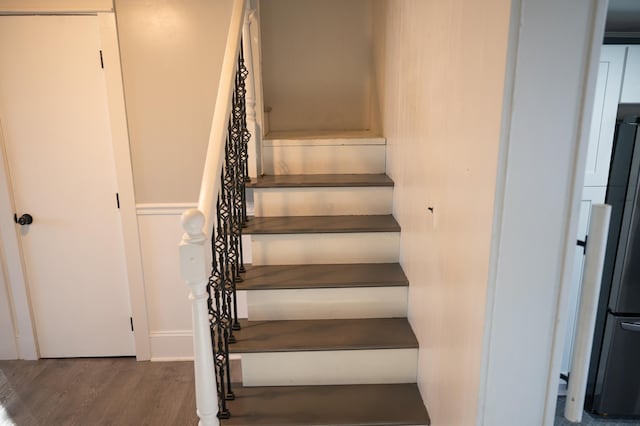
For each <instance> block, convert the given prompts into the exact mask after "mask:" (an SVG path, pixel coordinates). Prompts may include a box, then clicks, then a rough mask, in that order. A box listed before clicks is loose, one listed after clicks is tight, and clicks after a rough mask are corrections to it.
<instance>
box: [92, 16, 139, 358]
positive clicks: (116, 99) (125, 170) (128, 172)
mask: <svg viewBox="0 0 640 426" xmlns="http://www.w3.org/2000/svg"><path fill="white" fill-rule="evenodd" d="M98 22H99V31H100V40H101V45H102V53H103V60H104V79H105V86H106V91H107V103H108V108H109V117H110V120H109V123H110V125H111V136H112V144H113V155H114V160H115V168H116V178H117V181H118V191H119V194H120V215H121V219H122V235H123V241H124V252H125V259H126V263H127V265H126V266H127V278H128V281H129V282H128V284H129V297H130V302H131V316H132V318H133V324H134V332H133V334H134V338H135V346H136V358H137V359H138V360H140V361H141V360H148V359H149V358H150V357H151V345H150V342H149V324H148V319H147V305H146V300H145V294H144V293H145V289H144V275H143V272H142V254H141V252H140V237H139V235H140V234H139V232H138V219H137V217H136V210H135V209H136V204H135V195H134V189H133V172H132V166H131V152H130V149H129V131H128V127H127V113H126V107H125V102H124V88H123V84H122V67H121V64H120V48H119V46H118V32H117V29H116V18H115V15H114V14H113V13H112V12H109V13H99V14H98Z"/></svg>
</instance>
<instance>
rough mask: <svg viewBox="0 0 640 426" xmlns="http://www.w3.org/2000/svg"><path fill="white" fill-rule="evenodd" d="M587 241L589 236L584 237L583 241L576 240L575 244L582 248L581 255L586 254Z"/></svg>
mask: <svg viewBox="0 0 640 426" xmlns="http://www.w3.org/2000/svg"><path fill="white" fill-rule="evenodd" d="M588 241H589V236H588V235H585V236H584V241H583V240H578V241H577V242H576V244H577V245H579V246H580V247H582V254H587V242H588Z"/></svg>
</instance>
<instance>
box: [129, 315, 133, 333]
mask: <svg viewBox="0 0 640 426" xmlns="http://www.w3.org/2000/svg"><path fill="white" fill-rule="evenodd" d="M129 323H130V324H131V331H133V317H129Z"/></svg>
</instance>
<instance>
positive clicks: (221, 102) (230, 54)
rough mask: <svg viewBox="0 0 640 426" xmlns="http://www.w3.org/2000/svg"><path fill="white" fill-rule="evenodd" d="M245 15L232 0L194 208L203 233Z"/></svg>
mask: <svg viewBox="0 0 640 426" xmlns="http://www.w3.org/2000/svg"><path fill="white" fill-rule="evenodd" d="M244 16H245V0H234V2H233V11H232V13H231V25H229V35H228V37H227V47H226V49H225V52H224V60H223V61H222V72H221V73H220V84H219V85H218V95H217V97H216V107H215V110H214V112H213V120H212V121H211V132H210V133H209V146H208V148H207V156H206V158H205V162H204V171H203V173H202V181H201V183H200V195H199V197H198V210H200V211H201V212H202V213H203V214H204V217H205V223H204V229H205V230H206V232H208V230H209V229H210V227H211V224H212V219H213V216H212V214H213V213H214V212H215V203H216V197H217V195H218V190H219V189H220V173H221V171H222V161H223V160H224V142H225V138H226V136H227V126H228V123H229V114H230V113H231V96H232V95H233V87H234V85H233V83H234V81H235V76H236V64H237V62H238V53H239V52H240V40H241V39H242V28H243V25H244V20H245V19H244Z"/></svg>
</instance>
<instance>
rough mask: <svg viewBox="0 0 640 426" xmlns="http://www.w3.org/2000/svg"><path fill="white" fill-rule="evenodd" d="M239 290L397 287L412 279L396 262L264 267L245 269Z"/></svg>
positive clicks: (406, 283) (405, 284)
mask: <svg viewBox="0 0 640 426" xmlns="http://www.w3.org/2000/svg"><path fill="white" fill-rule="evenodd" d="M246 269H247V272H246V273H245V274H243V279H244V281H242V282H240V283H238V289H239V290H278V289H300V288H341V287H397V286H407V285H409V280H408V279H407V277H406V275H405V274H404V272H403V271H402V268H401V267H400V265H399V264H397V263H355V264H337V265H264V266H257V265H256V266H252V265H248V266H247V267H246Z"/></svg>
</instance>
